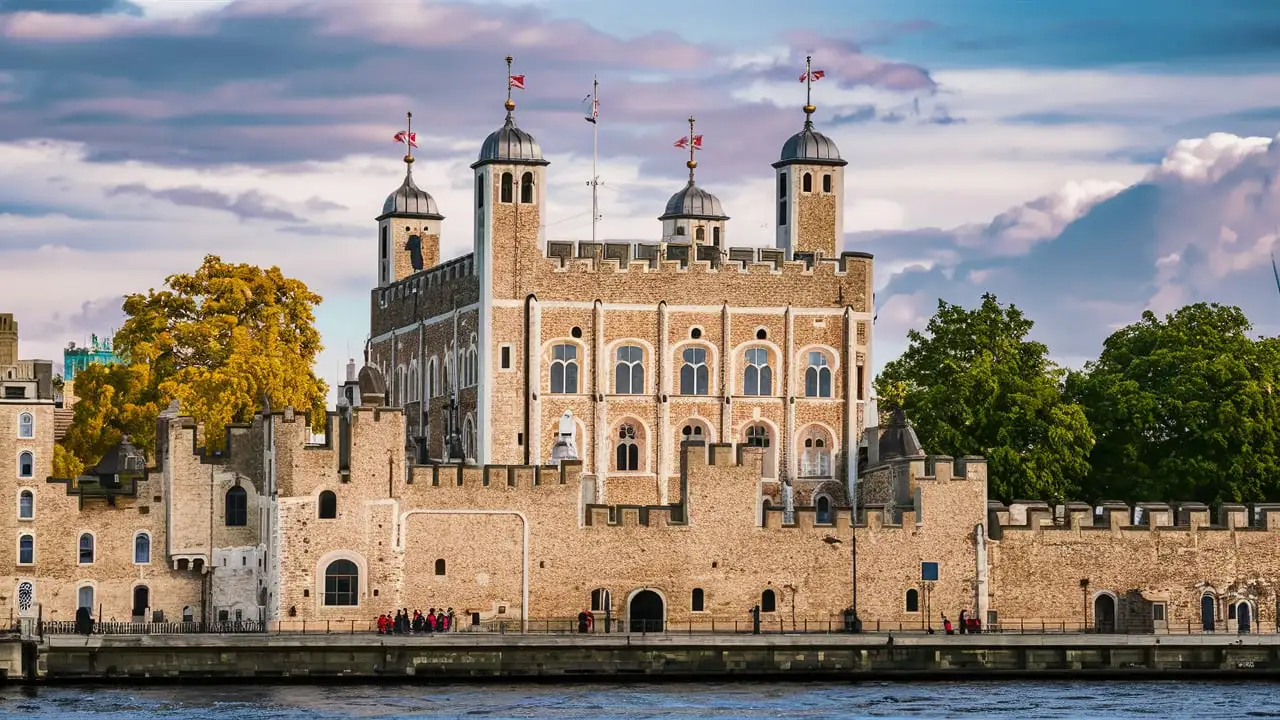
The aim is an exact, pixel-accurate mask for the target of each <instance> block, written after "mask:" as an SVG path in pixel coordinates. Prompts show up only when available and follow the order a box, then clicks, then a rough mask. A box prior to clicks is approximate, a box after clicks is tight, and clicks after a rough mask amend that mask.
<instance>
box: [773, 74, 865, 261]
mask: <svg viewBox="0 0 1280 720" xmlns="http://www.w3.org/2000/svg"><path fill="white" fill-rule="evenodd" d="M825 76H826V73H825V72H824V71H822V70H814V69H813V58H812V57H807V58H805V73H804V75H801V76H800V79H801V80H803V81H804V83H805V93H806V98H805V105H804V127H803V128H801V130H800V132H798V133H796V134H795V135H792V136H791V137H789V138H787V141H786V142H785V143H783V145H782V153H781V155H780V156H779V158H778V161H777V162H775V163H774V164H773V168H774V170H775V171H776V172H777V177H778V200H777V203H778V207H777V210H778V217H777V228H778V229H777V247H778V248H779V249H781V250H784V251H785V252H786V254H787V259H788V260H790V259H792V258H793V257H794V256H795V254H796V253H813V254H819V255H822V256H825V257H835V256H836V255H837V254H838V253H839V252H840V244H841V242H842V239H843V237H844V168H845V166H846V165H848V164H849V163H848V162H846V161H845V160H844V159H843V158H841V157H840V149H839V148H837V147H836V143H835V141H834V140H832V139H831V138H829V137H827V136H826V135H823V134H822V133H820V132H818V131H817V130H816V129H814V127H813V114H814V113H815V112H817V110H818V109H817V108H816V107H814V105H813V101H812V98H813V83H814V81H815V80H820V79H822V78H823V77H825Z"/></svg>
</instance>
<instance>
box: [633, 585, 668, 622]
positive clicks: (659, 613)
mask: <svg viewBox="0 0 1280 720" xmlns="http://www.w3.org/2000/svg"><path fill="white" fill-rule="evenodd" d="M627 619H628V621H629V624H630V628H629V629H630V630H631V632H662V630H663V624H664V623H663V621H664V620H665V619H666V603H664V602H663V601H662V596H661V595H659V594H658V593H656V592H654V591H652V590H641V591H639V592H637V593H635V594H634V595H632V596H631V602H630V603H628V604H627Z"/></svg>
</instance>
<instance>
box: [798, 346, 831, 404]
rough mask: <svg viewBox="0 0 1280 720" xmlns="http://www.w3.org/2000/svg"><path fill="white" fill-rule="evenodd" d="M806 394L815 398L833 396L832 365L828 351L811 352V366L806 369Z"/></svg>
mask: <svg viewBox="0 0 1280 720" xmlns="http://www.w3.org/2000/svg"><path fill="white" fill-rule="evenodd" d="M804 394H805V395H806V396H808V397H813V398H829V397H831V367H830V366H829V365H827V355H826V353H823V352H820V351H818V350H813V351H810V352H809V367H807V368H805V371H804Z"/></svg>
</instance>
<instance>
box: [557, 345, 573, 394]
mask: <svg viewBox="0 0 1280 720" xmlns="http://www.w3.org/2000/svg"><path fill="white" fill-rule="evenodd" d="M551 392H553V393H557V394H566V395H571V394H574V393H576V392H578V346H577V345H570V344H568V343H562V344H560V345H556V346H554V347H552V348H551Z"/></svg>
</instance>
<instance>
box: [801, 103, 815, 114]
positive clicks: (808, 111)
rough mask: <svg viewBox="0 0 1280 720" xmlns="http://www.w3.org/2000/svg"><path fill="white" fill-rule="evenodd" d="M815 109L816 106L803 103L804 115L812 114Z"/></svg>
mask: <svg viewBox="0 0 1280 720" xmlns="http://www.w3.org/2000/svg"><path fill="white" fill-rule="evenodd" d="M817 111H818V108H816V107H814V106H812V105H805V106H804V114H805V115H812V114H814V113H815V112H817Z"/></svg>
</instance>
